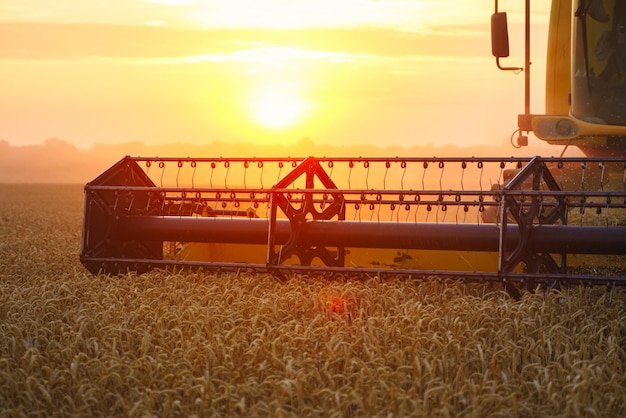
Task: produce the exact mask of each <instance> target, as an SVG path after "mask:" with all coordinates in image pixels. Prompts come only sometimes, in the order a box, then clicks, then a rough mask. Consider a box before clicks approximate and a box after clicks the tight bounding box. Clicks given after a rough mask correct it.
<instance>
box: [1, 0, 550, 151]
mask: <svg viewBox="0 0 626 418" xmlns="http://www.w3.org/2000/svg"><path fill="white" fill-rule="evenodd" d="M11 3H13V4H11ZM501 3H502V7H510V8H508V9H507V10H508V12H509V20H510V22H509V26H510V28H511V43H512V47H511V48H512V54H513V57H512V58H511V59H509V61H507V63H508V64H511V65H521V63H522V61H521V53H522V51H523V45H522V42H521V36H522V35H521V33H520V29H521V19H522V17H521V12H522V11H521V9H520V7H519V5H517V4H513V3H519V2H501ZM507 3H511V5H508V4H507ZM547 3H548V2H543V1H541V2H538V1H537V2H534V5H533V7H534V14H533V22H534V25H533V46H534V48H535V50H534V51H533V72H532V84H533V95H532V100H533V105H532V109H531V110H532V111H534V112H536V113H539V112H541V111H542V110H543V87H542V84H543V76H544V74H543V72H544V62H545V59H544V55H545V37H546V33H547V32H546V24H547V20H548V7H549V6H548V5H547ZM492 7H493V2H486V1H483V0H481V1H475V2H472V1H469V0H437V1H433V0H430V1H417V0H415V1H401V0H341V1H333V2H328V1H321V0H297V1H296V0H289V1H287V0H264V1H259V0H228V1H226V0H109V1H97V0H83V1H80V2H77V1H75V0H57V1H55V2H49V1H47V0H45V1H44V0H9V1H4V2H2V4H1V5H0V62H1V65H0V91H2V96H1V99H0V121H1V122H0V139H4V140H6V141H8V142H9V143H10V144H11V145H27V144H38V143H42V142H43V141H45V139H47V138H50V137H57V138H60V139H63V140H65V141H67V142H69V143H72V144H75V145H77V146H79V147H85V148H86V147H89V146H91V145H93V144H95V143H119V142H127V141H142V142H145V143H147V144H162V143H173V142H185V143H191V144H202V143H210V142H211V141H223V142H228V141H233V142H241V141H244V142H255V143H269V144H274V143H277V144H278V143H280V144H285V143H290V142H297V141H298V140H300V139H301V138H303V137H309V138H312V139H313V141H315V142H316V143H319V144H324V143H328V144H335V145H337V144H345V145H354V144H368V145H387V144H389V145H390V144H397V145H406V146H412V145H423V144H434V145H445V144H459V145H474V144H495V145H498V146H500V145H502V146H504V145H506V144H508V141H509V136H510V134H511V133H512V131H513V130H514V129H515V125H516V120H517V113H519V112H520V111H522V110H523V75H522V74H519V75H514V74H512V73H510V72H507V73H504V72H500V71H499V70H497V68H496V67H495V63H494V60H493V58H492V57H491V49H490V48H491V47H490V35H489V22H490V15H491V13H492V12H493V11H492ZM538 142H539V141H538V140H534V141H533V143H534V144H535V145H539V144H537V143H538ZM511 152H513V150H512V149H511ZM531 152H532V150H531Z"/></svg>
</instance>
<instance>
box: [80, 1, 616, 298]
mask: <svg viewBox="0 0 626 418" xmlns="http://www.w3.org/2000/svg"><path fill="white" fill-rule="evenodd" d="M529 16H530V13H529V0H527V1H526V54H525V61H526V62H525V65H524V67H523V68H516V67H503V66H502V65H501V63H500V60H501V59H502V58H505V57H507V56H508V54H509V52H508V51H509V45H508V33H507V28H506V26H507V22H506V14H505V13H503V12H499V11H498V2H497V1H496V13H495V14H494V15H493V16H492V47H493V53H494V55H495V56H496V61H497V65H498V67H499V68H501V69H504V70H523V71H524V72H525V74H526V109H525V113H524V114H523V115H520V116H519V117H518V122H519V130H518V132H519V137H518V139H517V141H518V146H523V145H525V144H526V143H527V136H526V135H524V134H528V133H529V132H533V133H534V134H535V135H536V136H537V137H539V138H541V139H543V140H545V141H547V142H548V143H551V144H557V145H563V146H576V147H578V148H580V149H581V150H582V151H583V152H584V154H585V157H580V158H543V157H534V158H513V157H508V158H477V157H461V158H417V157H416V158H403V157H390V158H385V157H376V158H360V157H359V158H326V157H324V158H316V157H308V158H222V157H219V158H200V157H198V158H143V157H141V158H139V157H125V158H123V159H122V160H120V161H119V162H118V163H116V164H115V165H114V166H112V167H111V168H109V169H108V170H107V171H105V172H104V173H102V174H101V175H100V176H98V177H97V178H96V179H94V180H93V181H91V182H90V183H88V184H87V185H86V186H85V209H84V225H83V241H82V249H81V257H80V258H81V261H82V263H83V264H84V265H85V266H86V267H87V268H88V269H89V271H91V272H92V273H93V274H98V273H106V274H121V273H125V272H127V271H137V272H140V273H141V272H147V271H149V270H151V269H153V268H166V267H179V268H199V269H205V270H218V271H241V270H246V271H255V272H270V273H272V274H274V275H276V276H277V277H281V278H282V277H284V276H285V275H286V274H290V273H293V272H295V273H298V274H322V275H331V276H332V275H336V274H340V275H343V276H350V275H356V276H359V277H363V276H368V275H370V276H404V277H411V278H416V279H419V278H430V277H434V276H436V277H438V278H440V279H443V278H462V279H463V280H465V281H466V282H483V283H488V282H499V283H502V284H503V285H504V287H505V289H506V290H507V291H508V292H509V293H510V294H511V295H512V296H514V297H519V296H520V292H521V291H523V290H524V289H531V290H532V289H535V288H536V286H538V285H543V286H544V288H552V287H555V286H569V285H572V284H588V285H603V286H608V287H609V288H610V289H612V288H613V287H614V286H616V285H626V277H625V276H624V271H626V266H624V265H623V264H624V263H623V262H622V261H621V260H622V258H623V257H621V256H623V255H625V254H626V4H624V3H622V2H619V1H613V0H604V1H601V0H580V1H579V0H575V1H559V0H554V1H553V2H552V11H551V19H550V33H549V39H548V63H547V83H546V84H547V85H546V89H547V100H546V115H532V114H531V113H530V110H529V101H530V100H529V96H530V94H529V86H530V82H529V67H530V48H529V45H530V37H529V28H530V25H529V20H530V18H529Z"/></svg>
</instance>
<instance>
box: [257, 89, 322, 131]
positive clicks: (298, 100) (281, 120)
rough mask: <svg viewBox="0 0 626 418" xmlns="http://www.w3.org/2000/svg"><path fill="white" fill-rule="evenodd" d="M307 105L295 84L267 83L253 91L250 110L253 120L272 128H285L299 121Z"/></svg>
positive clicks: (307, 107)
mask: <svg viewBox="0 0 626 418" xmlns="http://www.w3.org/2000/svg"><path fill="white" fill-rule="evenodd" d="M309 107H310V106H309V105H308V104H307V101H306V99H305V98H304V97H303V96H302V94H301V93H300V92H298V90H297V88H296V87H295V86H292V85H289V84H269V85H266V86H263V87H262V88H259V89H258V90H256V91H254V93H253V94H252V97H251V100H250V112H251V115H252V118H253V119H254V121H255V122H256V123H258V124H260V125H263V126H265V127H268V128H272V129H287V128H290V127H292V126H294V125H296V124H297V123H298V122H300V121H301V120H302V119H303V118H304V117H305V116H306V114H307V112H308V110H309Z"/></svg>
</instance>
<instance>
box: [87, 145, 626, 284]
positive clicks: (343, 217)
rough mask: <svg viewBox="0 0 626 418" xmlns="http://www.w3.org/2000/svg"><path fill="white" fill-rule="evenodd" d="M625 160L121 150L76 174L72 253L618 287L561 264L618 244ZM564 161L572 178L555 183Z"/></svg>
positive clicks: (144, 267) (109, 264) (97, 262)
mask: <svg viewBox="0 0 626 418" xmlns="http://www.w3.org/2000/svg"><path fill="white" fill-rule="evenodd" d="M625 167H626V160H624V159H616V158H605V159H598V160H594V161H591V160H589V159H587V158H581V159H575V158H549V159H545V158H539V157H535V158H532V159H530V158H513V157H510V158H435V157H433V158H404V157H392V158H378V157H376V158H362V157H359V158H315V157H308V158H282V159H281V158H248V159H246V158H143V157H125V158H123V159H122V160H120V161H119V162H118V163H116V164H115V165H113V166H112V167H111V168H109V169H108V170H107V171H105V172H104V173H103V174H101V175H100V176H98V177H97V178H96V179H94V180H93V181H91V182H90V183H88V184H87V185H86V186H85V218H84V234H83V243H82V250H81V260H82V262H83V263H84V264H85V266H86V267H87V268H88V269H89V270H90V271H91V272H92V273H94V274H98V273H100V272H102V273H109V274H120V273H125V272H127V271H129V270H132V271H138V272H145V271H148V270H150V269H152V268H164V267H173V266H176V267H180V268H202V269H207V270H220V271H237V270H242V269H246V270H254V271H269V272H271V273H273V274H275V275H276V276H278V277H284V275H285V274H287V273H289V272H294V271H295V272H298V273H303V274H311V273H321V274H343V275H360V276H363V275H403V276H411V277H416V278H418V277H430V276H433V275H437V276H441V277H463V278H464V279H465V280H480V281H499V282H503V283H505V285H507V286H509V287H511V286H512V284H513V283H520V282H523V283H524V285H525V286H526V285H528V284H529V283H532V285H533V286H535V285H536V284H538V283H544V282H545V283H548V282H550V283H553V284H554V281H555V280H556V281H563V280H568V281H577V282H584V283H596V284H597V283H602V284H608V285H610V286H613V285H615V284H624V283H626V279H625V278H623V277H621V276H619V275H618V276H616V275H610V276H608V277H606V276H603V275H596V274H593V275H590V274H581V273H580V272H581V270H580V269H578V270H576V269H572V268H570V264H573V265H575V266H577V268H579V267H580V266H584V265H585V261H581V260H585V259H584V257H583V256H582V255H585V254H586V255H593V254H603V255H604V256H605V257H606V256H607V255H621V254H626V233H625V232H626V227H623V226H615V225H614V223H615V222H614V221H613V218H614V217H618V218H619V216H620V213H621V211H623V210H624V209H625V208H626V191H624V190H622V191H621V192H616V191H609V189H608V188H605V190H606V191H604V190H602V189H603V187H604V186H607V185H608V184H609V183H610V182H614V181H615V178H616V176H615V174H614V173H616V172H619V173H622V175H623V174H624V173H625ZM572 172H577V176H576V177H577V178H578V185H577V191H572V187H568V188H567V190H568V191H564V190H563V187H562V180H563V178H567V179H568V181H571V178H572ZM511 173H513V174H514V175H513V177H511V178H506V177H507V176H509V177H510V176H511V175H512V174H511ZM609 173H613V174H611V175H609ZM623 178H624V177H622V180H623ZM505 180H506V186H505V187H498V186H497V185H499V184H501V183H503V182H504V181H505ZM596 186H599V187H596ZM572 209H577V212H578V214H579V216H578V218H579V219H578V220H577V221H576V223H575V224H570V223H569V222H568V221H569V220H570V219H569V215H568V214H569V212H571V210H572ZM589 219H592V220H593V221H592V222H591V224H589V222H588V221H589ZM568 255H573V257H574V258H573V261H574V263H568ZM581 257H583V258H581ZM570 258H571V257H570ZM507 283H508V284H507Z"/></svg>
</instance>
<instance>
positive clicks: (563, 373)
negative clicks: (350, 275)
mask: <svg viewBox="0 0 626 418" xmlns="http://www.w3.org/2000/svg"><path fill="white" fill-rule="evenodd" d="M81 220H82V188H81V187H80V186H37V185H0V335H1V336H2V337H1V338H0V416H7V417H8V416H23V415H28V416H47V415H51V414H57V415H64V416H65V415H81V416H104V415H115V416H145V415H150V416H168V415H180V416H194V415H195V416H299V417H300V416H325V417H329V416H336V417H339V416H459V415H461V416H463V415H464V416H477V417H478V416H481V417H482V416H488V415H489V416H507V417H508V416H624V415H625V414H626V406H625V405H626V391H624V388H625V387H626V352H625V350H626V295H625V294H624V292H623V291H620V292H617V291H616V292H614V293H613V295H612V300H609V294H608V293H605V292H604V289H594V290H593V291H592V292H590V291H589V290H588V289H575V290H572V291H570V292H569V293H565V294H556V293H553V294H551V295H549V296H547V297H546V296H544V295H526V296H525V297H524V298H523V299H522V300H521V301H513V300H511V299H509V298H507V296H506V295H504V294H503V293H502V292H488V293H487V294H486V295H484V296H483V295H482V292H483V289H482V288H481V287H465V286H463V285H460V284H453V283H445V282H440V281H438V280H433V281H432V282H429V283H414V282H408V281H385V282H383V281H380V280H378V279H377V278H373V277H372V278H365V279H364V280H363V281H348V280H337V281H325V280H322V279H319V278H300V277H299V278H296V277H294V278H292V279H291V280H289V281H288V282H287V283H280V282H278V281H276V280H275V279H274V278H272V277H271V276H267V275H262V276H254V275H249V274H240V275H214V274H210V273H204V274H200V273H164V272H154V273H151V274H148V275H144V276H139V277H137V276H135V275H132V274H131V275H127V276H124V277H114V278H111V277H104V276H101V277H93V276H91V275H90V274H89V273H87V272H86V271H85V270H84V269H83V267H82V266H81V264H80V263H79V261H78V253H79V250H80V234H81Z"/></svg>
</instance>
